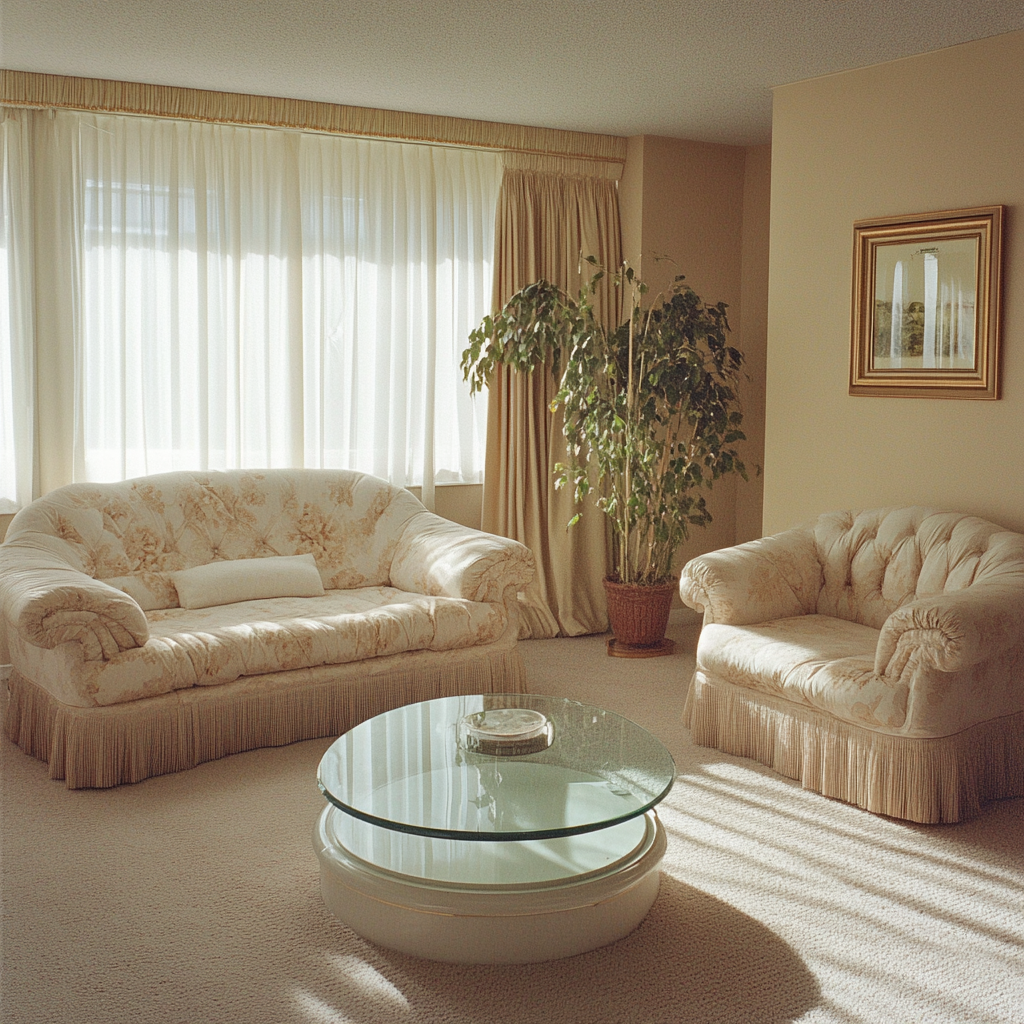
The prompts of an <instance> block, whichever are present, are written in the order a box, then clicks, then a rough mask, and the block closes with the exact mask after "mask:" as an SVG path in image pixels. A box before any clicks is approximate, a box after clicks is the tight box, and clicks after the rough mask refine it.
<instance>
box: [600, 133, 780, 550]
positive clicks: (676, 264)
mask: <svg viewBox="0 0 1024 1024" xmlns="http://www.w3.org/2000/svg"><path fill="white" fill-rule="evenodd" d="M770 183H771V150H770V147H768V146H762V147H756V148H751V149H743V148H742V147H738V146H722V145H714V144H710V143H702V142H690V141H685V140H682V139H667V138H660V137H657V136H649V135H648V136H638V137H635V138H631V139H630V140H629V145H628V150H627V157H626V168H625V172H624V174H623V178H622V181H621V183H620V188H619V202H620V211H621V216H622V246H623V254H624V255H625V257H626V258H627V259H628V260H630V262H631V263H633V265H634V266H637V267H638V268H639V270H640V272H641V273H642V275H643V276H644V278H645V280H646V281H647V282H648V283H649V284H650V285H651V289H652V292H654V291H655V290H657V289H660V288H664V287H666V286H667V285H669V284H671V282H672V279H673V278H674V277H675V276H676V275H677V274H683V275H685V277H686V282H687V283H688V284H689V285H690V286H691V287H692V288H693V289H694V290H695V291H696V292H697V293H698V294H699V295H700V296H701V297H702V298H704V299H705V300H706V301H708V302H718V301H723V302H726V303H728V305H729V322H730V324H731V326H732V330H733V334H732V340H733V342H734V344H736V346H737V347H738V348H740V349H741V350H743V352H744V356H745V358H746V367H747V371H748V374H749V376H750V380H749V381H747V382H745V384H744V387H743V390H742V395H741V397H742V400H743V406H744V413H745V420H744V429H745V431H746V433H747V435H748V441H747V443H746V445H745V446H744V452H743V455H744V461H745V462H747V464H748V466H749V467H750V468H751V470H753V467H755V466H757V465H760V464H761V462H762V459H763V454H762V453H763V421H764V412H763V401H764V399H763V395H764V359H765V346H766V321H767V301H768V217H769V194H770ZM659 255H660V256H668V257H669V260H663V261H657V260H655V258H654V257H655V256H659ZM641 257H642V259H641ZM761 490H762V480H761V478H760V477H758V476H757V475H756V473H755V472H752V473H751V480H750V482H749V483H744V482H743V481H742V480H741V479H739V478H738V477H728V478H725V479H723V480H720V481H719V482H718V483H717V484H716V485H715V488H714V490H713V491H712V492H711V494H710V495H708V507H709V508H710V510H711V514H712V516H713V522H712V524H711V526H709V527H708V528H707V529H706V530H695V531H694V532H693V534H692V535H691V537H690V539H689V540H688V541H687V542H686V544H685V545H684V546H683V547H682V549H681V550H680V552H679V554H678V555H677V558H676V565H677V566H681V565H682V564H683V563H684V562H685V561H686V559H688V558H691V557H693V556H694V555H697V554H700V553H702V552H704V551H711V550H714V549H716V548H720V547H727V546H728V545H731V544H734V543H736V541H737V540H748V539H750V538H752V537H759V536H761V529H760V527H761Z"/></svg>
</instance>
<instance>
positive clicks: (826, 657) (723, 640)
mask: <svg viewBox="0 0 1024 1024" xmlns="http://www.w3.org/2000/svg"><path fill="white" fill-rule="evenodd" d="M878 632H879V631H878V630H877V629H872V628H871V627H870V626H863V625H861V624H860V623H858V622H850V621H848V620H847V619H837V618H832V617H831V616H828V615H798V616H795V617H793V618H785V619H776V620H774V621H772V622H762V623H759V624H757V625H750V626H730V625H725V624H721V623H709V624H707V625H705V626H704V628H703V630H702V631H701V635H700V642H699V644H698V646H697V670H698V671H703V672H706V673H707V674H709V675H711V676H716V677H718V678H721V679H724V680H726V681H727V682H730V683H733V684H735V685H737V686H742V687H745V688H747V689H750V690H758V691H760V692H762V693H767V694H771V695H773V696H777V697H782V698H784V699H785V700H788V701H791V702H793V703H794V704H803V705H805V706H807V707H812V708H815V709H817V710H819V711H824V712H827V713H828V714H830V715H833V716H835V717H836V718H839V719H842V720H843V721H846V722H851V723H853V724H856V725H863V726H866V727H868V728H874V729H881V730H882V731H887V732H888V731H894V732H895V731H899V730H900V728H901V726H903V724H904V723H905V721H906V718H907V698H908V690H907V686H906V685H905V684H903V683H899V682H894V681H892V680H886V679H884V678H883V677H882V676H879V675H877V674H876V673H875V670H874V662H875V649H876V647H877V646H878Z"/></svg>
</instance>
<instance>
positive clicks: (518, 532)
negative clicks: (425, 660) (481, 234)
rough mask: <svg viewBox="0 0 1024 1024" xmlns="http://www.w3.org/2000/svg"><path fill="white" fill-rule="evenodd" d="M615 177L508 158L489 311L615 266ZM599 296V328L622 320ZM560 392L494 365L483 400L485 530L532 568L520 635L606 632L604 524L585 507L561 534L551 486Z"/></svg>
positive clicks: (610, 296) (613, 171)
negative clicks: (527, 551) (538, 284)
mask: <svg viewBox="0 0 1024 1024" xmlns="http://www.w3.org/2000/svg"><path fill="white" fill-rule="evenodd" d="M620 171H621V165H614V164H611V165H610V164H605V165H603V166H602V165H594V164H586V163H584V162H582V161H567V160H559V161H552V160H540V159H532V160H531V159H528V158H523V157H510V156H507V157H506V161H505V171H504V177H503V180H502V187H501V194H500V197H499V199H498V213H497V224H496V228H495V249H496V255H495V274H494V297H493V302H494V307H495V309H500V308H501V306H502V305H503V304H504V303H505V302H506V301H508V299H509V298H510V297H511V296H512V295H513V294H514V293H515V292H517V291H518V290H519V289H520V288H522V287H524V286H525V285H527V284H530V283H531V282H533V281H537V280H539V279H541V278H544V279H546V280H548V281H550V282H551V283H552V284H556V285H558V286H559V287H561V288H564V289H565V290H566V291H567V292H569V294H570V295H575V294H576V293H577V292H578V291H579V288H580V284H581V282H582V281H583V280H585V279H586V277H589V275H586V277H581V272H580V260H581V255H582V256H591V255H592V256H595V257H597V259H598V261H599V262H600V263H601V264H602V265H603V266H605V267H609V268H615V267H617V266H618V265H619V263H620V261H621V252H622V243H621V235H620V230H619V201H618V190H617V186H616V178H617V177H618V174H619V172H620ZM588 269H589V268H588ZM596 299H597V308H598V312H599V314H600V315H601V317H602V318H603V319H604V321H605V322H606V323H609V324H613V323H617V322H618V320H619V314H620V310H621V301H620V295H619V293H618V291H617V290H616V289H615V288H614V287H613V286H612V285H611V283H610V282H609V281H608V279H607V278H605V280H604V281H602V282H601V290H600V292H599V293H598V295H597V297H596ZM556 391H557V385H556V382H555V381H554V380H553V378H552V376H551V373H550V372H549V370H548V369H547V368H545V369H538V370H536V371H535V372H534V373H532V374H529V375H524V374H518V373H514V372H512V371H509V370H507V369H506V368H504V367H500V368H499V370H498V372H497V374H496V376H495V379H494V381H493V382H492V383H491V386H490V389H489V396H488V403H489V404H488V421H487V452H486V463H485V468H484V494H483V517H482V525H483V528H484V529H485V530H487V531H489V532H491V533H497V534H501V535H502V536H505V537H512V538H514V539H515V540H518V541H521V542H522V543H523V544H526V545H527V546H528V547H529V548H531V549H532V550H533V553H534V556H535V557H536V560H537V576H536V578H535V580H534V582H533V583H532V584H531V586H530V588H529V589H528V590H527V591H526V593H525V594H521V595H520V602H521V604H520V610H521V617H520V622H521V625H520V636H521V637H551V636H557V635H564V636H579V635H581V634H583V633H598V632H603V631H604V630H605V629H607V627H608V616H607V606H606V603H605V596H604V587H603V584H602V579H603V577H604V575H605V571H606V565H607V548H608V543H607V537H606V526H605V516H604V515H603V514H602V513H601V512H599V511H598V510H597V509H596V508H594V507H588V508H585V509H584V510H583V515H582V517H581V519H580V521H579V522H578V523H577V524H576V525H575V526H573V527H571V528H567V524H568V522H569V520H570V519H571V518H572V515H573V512H574V505H573V498H572V493H571V491H570V490H568V489H564V488H563V489H562V490H557V491H556V490H555V487H554V482H553V480H554V466H555V463H557V462H563V461H565V439H564V437H563V436H562V421H561V414H560V413H556V414H554V415H553V414H552V413H551V412H550V411H549V408H550V404H551V400H552V399H553V398H554V396H555V392H556Z"/></svg>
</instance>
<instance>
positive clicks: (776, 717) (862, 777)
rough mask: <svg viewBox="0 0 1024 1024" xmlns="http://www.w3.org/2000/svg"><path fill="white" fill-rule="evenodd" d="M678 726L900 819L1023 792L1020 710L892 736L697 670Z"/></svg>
mask: <svg viewBox="0 0 1024 1024" xmlns="http://www.w3.org/2000/svg"><path fill="white" fill-rule="evenodd" d="M683 721H684V724H685V725H687V726H688V727H689V728H690V730H691V733H692V736H693V741H694V743H697V744H699V745H700V746H706V747H715V748H717V749H718V750H722V751H724V752H725V753H727V754H737V755H739V756H741V757H749V758H752V759H753V760H755V761H759V762H760V763H761V764H763V765H767V766H768V767H769V768H772V769H774V770H775V771H777V772H778V773H779V774H780V775H784V776H786V777H787V778H790V779H796V780H798V781H799V782H800V784H801V785H802V786H803V787H804V789H810V790H814V791H815V792H817V793H821V794H822V795H823V796H828V797H833V798H835V799H837V800H843V801H845V802H846V803H850V804H855V805H857V806H858V807H863V808H865V809H866V810H868V811H873V812H875V813H876V814H885V815H888V816H890V817H894V818H902V819H904V820H907V821H915V822H921V823H927V824H933V823H936V822H954V821H966V820H967V819H969V818H972V817H974V816H975V815H977V814H978V813H979V812H980V810H981V807H982V805H983V804H984V803H985V802H986V801H989V800H997V799H1004V798H1007V797H1019V796H1024V713H1021V714H1016V715H1008V716H1006V717H1003V718H997V719H994V720H992V721H989V722H982V723H980V724H978V725H975V726H972V727H971V728H969V729H965V730H964V731H963V732H959V733H956V734H954V735H952V736H938V737H921V738H915V737H907V736H894V735H890V734H886V733H878V732H872V731H871V730H870V729H865V728H863V727H861V726H857V725H852V724H850V723H848V722H842V721H839V720H838V719H835V718H832V717H831V716H829V715H826V714H824V713H822V712H818V711H815V710H814V709H813V708H809V707H804V706H801V705H797V704H792V703H789V702H788V701H784V700H781V699H778V698H773V697H770V696H768V695H767V694H762V693H757V692H755V691H752V690H747V689H744V688H742V687H738V686H735V685H733V684H732V683H729V682H728V681H726V680H724V679H720V678H718V677H716V676H712V675H709V674H707V673H705V672H702V671H700V670H699V669H698V671H697V672H695V673H694V676H693V679H692V681H691V683H690V688H689V691H688V692H687V696H686V704H685V705H684V708H683Z"/></svg>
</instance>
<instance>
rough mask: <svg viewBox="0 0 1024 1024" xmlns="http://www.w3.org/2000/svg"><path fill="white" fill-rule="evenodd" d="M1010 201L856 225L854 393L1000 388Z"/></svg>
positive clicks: (959, 393)
mask: <svg viewBox="0 0 1024 1024" xmlns="http://www.w3.org/2000/svg"><path fill="white" fill-rule="evenodd" d="M1002 231H1003V207H1002V206H982V207H978V208H976V209H973V210H945V211H943V212H941V213H925V214H915V215H912V216H907V217H885V218H879V219H876V220H858V221H855V222H854V225H853V334H852V341H851V345H850V394H851V395H875V396H889V397H902V398H988V399H995V398H998V397H999V300H1000V266H1001V262H1002Z"/></svg>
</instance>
